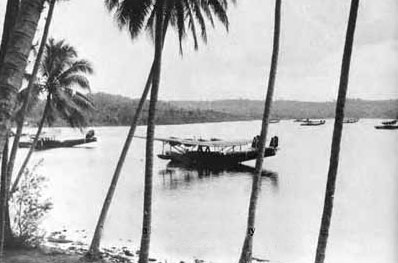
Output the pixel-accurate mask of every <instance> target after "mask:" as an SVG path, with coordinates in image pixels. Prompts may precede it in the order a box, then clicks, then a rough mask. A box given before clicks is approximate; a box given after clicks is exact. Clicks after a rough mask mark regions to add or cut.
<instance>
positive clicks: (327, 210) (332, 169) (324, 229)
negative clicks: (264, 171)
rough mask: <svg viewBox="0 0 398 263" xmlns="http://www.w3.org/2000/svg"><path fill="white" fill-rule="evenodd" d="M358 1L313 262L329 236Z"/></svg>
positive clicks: (319, 259) (342, 75)
mask: <svg viewBox="0 0 398 263" xmlns="http://www.w3.org/2000/svg"><path fill="white" fill-rule="evenodd" d="M358 5H359V0H352V1H351V8H350V16H349V18H348V26H347V33H346V39H345V45H344V53H343V61H342V65H341V73H340V84H339V92H338V96H337V104H336V113H335V114H336V115H335V121H334V128H333V139H332V148H331V153H330V160H329V171H328V179H327V184H326V193H325V201H324V205H323V213H322V222H321V227H320V231H319V236H318V244H317V249H316V256H315V262H316V263H323V262H324V260H325V252H326V245H327V241H328V236H329V227H330V222H331V219H332V212H333V199H334V192H335V189H336V177H337V169H338V165H339V154H340V142H341V135H342V132H343V119H344V107H345V101H346V95H347V87H348V79H349V73H350V62H351V53H352V45H353V42H354V33H355V26H356V21H357V14H358Z"/></svg>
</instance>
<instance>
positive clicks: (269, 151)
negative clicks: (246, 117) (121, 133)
mask: <svg viewBox="0 0 398 263" xmlns="http://www.w3.org/2000/svg"><path fill="white" fill-rule="evenodd" d="M136 137H138V138H145V137H142V136H136ZM155 140H157V141H161V142H163V149H162V153H161V154H158V157H159V158H160V159H163V160H170V161H172V162H176V163H184V164H187V165H193V166H198V167H226V166H233V165H237V164H239V163H242V162H245V161H249V160H254V159H256V158H257V153H258V150H257V149H258V143H259V136H256V137H254V138H253V139H252V140H230V141H225V140H221V139H216V138H213V139H210V140H203V139H180V138H176V137H169V138H155ZM278 144H279V139H278V137H277V136H274V137H272V139H271V141H270V144H269V147H266V148H265V152H264V157H270V156H274V155H275V154H276V152H277V150H278ZM166 147H167V148H168V150H165V148H166Z"/></svg>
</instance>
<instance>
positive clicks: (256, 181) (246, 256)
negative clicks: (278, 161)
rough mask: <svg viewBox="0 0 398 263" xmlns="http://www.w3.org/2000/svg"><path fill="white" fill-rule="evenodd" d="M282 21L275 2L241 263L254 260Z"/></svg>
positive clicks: (279, 9) (279, 1)
mask: <svg viewBox="0 0 398 263" xmlns="http://www.w3.org/2000/svg"><path fill="white" fill-rule="evenodd" d="M280 19H281V0H276V2H275V25H274V42H273V50H272V59H271V69H270V73H269V79H268V90H267V96H266V100H265V106H264V114H263V120H262V126H261V134H260V141H259V149H258V155H257V160H256V172H255V175H254V176H253V183H252V192H251V195H250V204H249V213H248V219H247V228H246V237H245V241H244V243H243V247H242V252H241V255H240V259H239V263H249V262H251V259H252V250H253V235H254V232H255V217H256V209H257V200H258V195H259V191H260V184H261V171H262V167H263V160H264V152H265V144H266V139H267V132H268V122H269V116H270V112H271V106H272V98H273V94H274V86H275V78H276V71H277V66H278V54H279V36H280Z"/></svg>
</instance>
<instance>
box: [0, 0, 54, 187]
mask: <svg viewBox="0 0 398 263" xmlns="http://www.w3.org/2000/svg"><path fill="white" fill-rule="evenodd" d="M55 1H56V0H51V2H50V6H49V8H48V13H47V19H46V24H45V26H44V31H43V36H42V38H41V41H40V47H39V51H38V53H37V57H36V61H35V64H34V66H33V71H32V75H31V77H30V79H29V83H28V87H27V95H26V98H25V100H24V102H23V105H22V109H21V116H22V119H21V120H19V121H18V122H17V131H16V134H15V137H14V142H13V144H12V148H11V153H10V158H9V161H8V169H7V172H8V178H9V180H11V178H12V172H13V170H14V164H15V158H16V155H17V151H18V144H19V140H20V138H21V134H22V129H23V123H24V120H25V115H26V111H27V108H28V105H29V101H30V97H31V93H32V88H33V85H34V83H35V82H36V76H37V72H38V71H39V67H40V62H41V58H42V56H43V53H44V48H45V46H46V42H47V37H48V32H49V30H50V25H51V20H52V16H53V13H54V7H55Z"/></svg>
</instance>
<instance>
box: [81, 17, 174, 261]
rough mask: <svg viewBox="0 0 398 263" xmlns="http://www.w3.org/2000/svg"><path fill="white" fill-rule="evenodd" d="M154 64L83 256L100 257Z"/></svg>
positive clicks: (95, 258)
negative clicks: (107, 219) (105, 229)
mask: <svg viewBox="0 0 398 263" xmlns="http://www.w3.org/2000/svg"><path fill="white" fill-rule="evenodd" d="M169 17H170V16H169V15H168V16H167V17H166V20H165V21H168V19H169ZM166 30H167V25H166V26H164V28H163V39H162V48H163V44H164V39H165V37H166ZM154 65H155V60H154V61H153V63H152V66H151V71H150V72H149V76H148V79H147V82H146V84H145V88H144V91H143V93H142V96H141V99H140V102H139V103H138V107H137V109H136V111H135V115H134V118H133V121H132V122H131V125H130V130H129V132H128V134H127V138H126V141H125V143H124V145H123V149H122V153H121V154H120V157H119V160H118V163H117V165H116V169H115V172H114V174H113V177H112V181H111V184H110V186H109V189H108V192H107V195H106V197H105V201H104V204H103V206H102V209H101V213H100V216H99V218H98V222H97V225H96V227H95V232H94V236H93V239H92V241H91V245H90V249H89V251H88V252H87V254H86V255H85V257H86V258H87V259H90V260H97V259H99V258H100V243H101V238H102V233H103V229H104V225H105V220H106V217H107V214H108V210H109V208H110V205H111V202H112V199H113V195H114V194H115V190H116V185H117V182H118V181H119V177H120V173H121V171H122V168H123V165H124V162H125V160H126V156H127V153H128V150H129V148H130V145H131V142H132V140H133V137H134V134H135V130H136V128H137V124H138V121H139V118H140V115H141V112H142V109H143V107H144V103H145V100H146V98H147V96H148V93H149V90H150V88H151V85H152V78H153V72H154Z"/></svg>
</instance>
